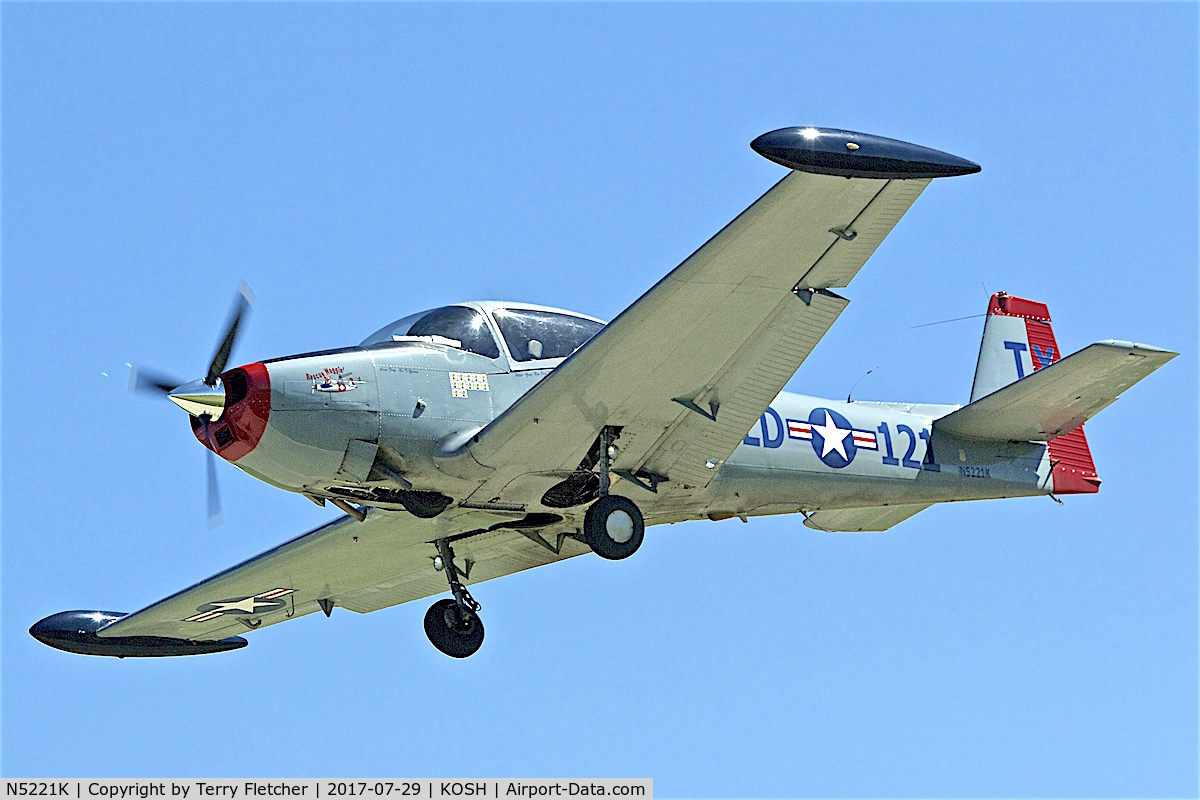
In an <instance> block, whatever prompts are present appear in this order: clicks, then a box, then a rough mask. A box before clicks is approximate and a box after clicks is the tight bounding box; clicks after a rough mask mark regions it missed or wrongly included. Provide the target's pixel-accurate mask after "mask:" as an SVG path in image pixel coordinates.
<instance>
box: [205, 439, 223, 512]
mask: <svg viewBox="0 0 1200 800" xmlns="http://www.w3.org/2000/svg"><path fill="white" fill-rule="evenodd" d="M204 452H205V453H206V454H207V456H208V529H209V530H210V531H211V530H212V529H214V528H216V527H217V526H218V525H220V524H221V495H220V492H218V491H217V457H216V456H214V455H213V451H212V450H207V449H206V450H205V451H204Z"/></svg>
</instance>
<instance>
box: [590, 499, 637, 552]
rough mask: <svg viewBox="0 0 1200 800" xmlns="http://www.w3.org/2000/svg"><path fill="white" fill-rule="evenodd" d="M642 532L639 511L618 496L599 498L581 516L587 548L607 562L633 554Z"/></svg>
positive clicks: (632, 504) (628, 501)
mask: <svg viewBox="0 0 1200 800" xmlns="http://www.w3.org/2000/svg"><path fill="white" fill-rule="evenodd" d="M645 535H646V523H645V521H644V520H643V519H642V512H641V511H639V510H638V507H637V506H636V505H634V503H633V501H632V500H629V499H627V498H625V497H621V496H620V495H615V494H609V495H605V496H604V497H601V498H600V499H599V500H597V501H596V502H594V503H592V505H591V506H590V507H588V510H587V514H585V515H584V517H583V538H584V540H585V541H586V542H587V543H588V547H590V548H592V551H593V552H594V553H595V554H596V555H598V556H600V557H601V558H607V559H608V560H609V561H620V560H621V559H622V558H629V557H630V556H631V555H633V554H634V553H636V552H637V549H638V548H639V547H641V546H642V538H643V537H644V536H645Z"/></svg>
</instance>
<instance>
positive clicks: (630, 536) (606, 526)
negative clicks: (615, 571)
mask: <svg viewBox="0 0 1200 800" xmlns="http://www.w3.org/2000/svg"><path fill="white" fill-rule="evenodd" d="M616 436H617V434H616V432H615V431H614V430H613V429H612V428H608V427H606V428H604V429H603V430H601V431H600V463H599V464H598V467H599V470H600V497H599V499H597V500H596V502H594V503H592V505H591V506H589V507H588V510H587V513H586V514H584V517H583V538H584V541H586V542H587V544H588V547H590V548H592V551H593V552H594V553H595V554H596V555H598V556H600V557H601V558H607V559H608V560H610V561H619V560H621V559H622V558H629V557H630V556H631V555H633V554H634V553H636V552H637V549H638V548H639V547H641V546H642V538H643V536H644V535H645V533H646V523H645V521H644V520H643V519H642V512H641V511H639V510H638V507H637V506H636V505H635V504H634V502H633V501H632V500H630V499H628V498H626V497H621V496H620V495H616V494H609V493H608V490H609V482H610V478H609V474H608V473H609V462H610V460H611V459H612V456H613V454H614V451H615V450H616V446H615V445H614V444H613V440H614V439H615V438H616Z"/></svg>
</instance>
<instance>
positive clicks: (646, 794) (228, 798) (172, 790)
mask: <svg viewBox="0 0 1200 800" xmlns="http://www.w3.org/2000/svg"><path fill="white" fill-rule="evenodd" d="M4 797H6V798H8V797H52V798H65V799H69V798H75V800H150V798H159V797H169V798H174V800H210V798H213V799H215V800H255V798H290V797H295V798H300V799H301V800H323V799H325V798H328V800H349V798H368V800H375V798H381V797H386V798H395V800H404V798H414V800H415V798H422V800H440V798H448V797H472V798H484V797H486V798H498V800H506V798H513V800H518V799H519V798H530V800H532V799H533V798H541V797H628V798H637V800H651V799H652V798H653V797H654V781H653V780H652V779H650V778H486V779H482V778H472V779H465V778H371V779H363V778H359V779H354V780H350V779H336V778H322V779H320V780H316V779H308V780H293V779H290V778H281V779H269V780H268V779H262V778H256V779H242V778H238V779H232V778H192V779H189V780H113V779H109V778H86V779H80V778H69V779H67V780H59V779H54V780H5V781H4Z"/></svg>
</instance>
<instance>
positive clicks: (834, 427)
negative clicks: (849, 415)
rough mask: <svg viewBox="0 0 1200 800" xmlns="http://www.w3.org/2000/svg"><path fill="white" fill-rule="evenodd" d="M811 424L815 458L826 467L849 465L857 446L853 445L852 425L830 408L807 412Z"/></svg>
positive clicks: (839, 467) (840, 467)
mask: <svg viewBox="0 0 1200 800" xmlns="http://www.w3.org/2000/svg"><path fill="white" fill-rule="evenodd" d="M808 424H809V425H811V426H812V446H813V452H814V453H816V454H817V458H819V459H821V461H823V462H824V463H825V466H827V467H833V468H834V469H842V468H844V467H848V466H850V462H851V461H853V460H854V454H855V453H856V452H857V451H858V448H857V447H855V445H854V426H853V425H851V424H850V422H849V421H848V420H847V419H846V418H845V417H843V416H842V415H841V414H839V413H837V412H836V411H834V410H833V409H831V408H814V409H813V410H812V411H810V412H809V413H808Z"/></svg>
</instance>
